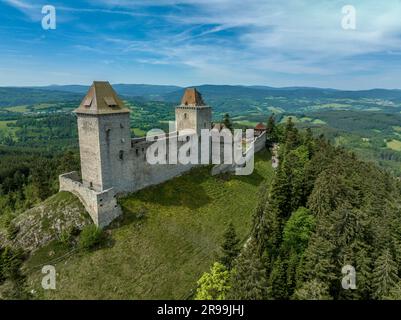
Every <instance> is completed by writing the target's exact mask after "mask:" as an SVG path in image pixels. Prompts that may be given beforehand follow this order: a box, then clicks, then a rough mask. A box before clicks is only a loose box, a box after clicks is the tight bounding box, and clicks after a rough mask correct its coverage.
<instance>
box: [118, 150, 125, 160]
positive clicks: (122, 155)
mask: <svg viewBox="0 0 401 320" xmlns="http://www.w3.org/2000/svg"><path fill="white" fill-rule="evenodd" d="M119 158H120V160H124V151H123V150H120V154H119Z"/></svg>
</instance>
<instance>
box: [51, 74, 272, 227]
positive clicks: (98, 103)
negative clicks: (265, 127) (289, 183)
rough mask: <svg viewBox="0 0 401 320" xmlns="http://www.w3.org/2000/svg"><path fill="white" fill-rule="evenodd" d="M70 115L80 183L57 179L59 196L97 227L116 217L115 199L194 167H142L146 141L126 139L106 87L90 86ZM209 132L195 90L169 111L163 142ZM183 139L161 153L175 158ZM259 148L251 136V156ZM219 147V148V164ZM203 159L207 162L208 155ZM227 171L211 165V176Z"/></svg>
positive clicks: (124, 121)
mask: <svg viewBox="0 0 401 320" xmlns="http://www.w3.org/2000/svg"><path fill="white" fill-rule="evenodd" d="M74 112H75V114H76V115H77V121H78V136H79V149H80V156H81V177H80V176H79V174H78V173H77V172H75V171H74V172H70V173H66V174H63V175H61V176H60V177H59V181H60V191H68V192H71V193H73V194H75V195H76V196H77V197H78V198H79V199H80V201H81V202H82V204H83V205H84V207H85V209H86V210H87V211H88V213H89V215H90V216H91V218H92V220H93V222H94V223H95V224H96V225H97V226H99V227H105V226H107V225H108V224H110V223H111V221H113V220H114V219H115V218H116V217H118V216H119V215H121V213H122V211H121V208H120V206H119V205H118V203H117V196H118V195H119V194H123V193H127V192H134V191H137V190H140V189H143V188H145V187H147V186H150V185H156V184H159V183H162V182H164V181H167V180H169V179H172V178H174V177H176V176H179V175H181V174H183V173H184V172H187V171H188V170H190V169H191V168H193V167H194V166H197V165H199V164H193V163H187V164H182V163H176V164H150V163H149V162H148V161H146V151H147V149H148V148H149V147H150V145H151V144H152V142H150V141H147V140H146V138H131V127H130V110H129V109H128V108H126V107H125V105H124V103H123V102H122V101H121V100H120V98H119V97H118V96H117V94H116V93H115V91H114V90H113V88H112V86H111V85H110V84H109V83H108V82H99V81H95V82H94V83H93V84H92V86H91V87H90V89H89V91H88V93H87V94H86V96H85V98H84V99H83V101H82V102H81V104H80V106H79V107H78V108H77V109H76V110H75V111H74ZM211 128H212V109H211V107H210V106H207V105H206V104H205V103H204V101H203V99H202V96H201V94H200V93H199V92H198V91H197V90H196V89H194V88H190V89H186V91H185V93H184V96H183V98H182V100H181V104H180V105H179V106H177V107H176V109H175V131H173V132H169V133H168V134H167V136H166V137H165V138H164V139H166V144H167V145H168V146H169V145H170V144H171V141H172V140H171V139H173V137H174V139H177V136H178V137H180V136H181V135H182V133H183V132H185V131H186V130H192V132H195V133H196V134H197V135H198V136H199V135H200V134H201V130H202V129H211ZM183 135H184V136H185V137H186V139H177V140H178V142H177V143H178V145H177V148H175V149H170V148H167V149H168V151H167V153H171V152H174V153H176V152H178V151H177V150H178V149H179V147H180V146H182V145H183V144H184V143H186V142H187V141H188V138H189V137H187V136H188V134H185V133H184V134H183ZM265 142H266V132H264V133H263V134H259V135H257V136H256V137H255V139H254V140H253V141H252V144H253V145H252V147H253V149H254V151H255V152H257V151H259V150H261V149H262V148H264V147H265ZM225 143H226V142H225V141H222V142H221V143H220V150H219V153H220V155H221V158H223V157H224V145H225ZM200 153H201V152H199V154H200ZM208 155H209V159H210V157H211V150H208ZM252 155H253V153H252ZM168 156H169V154H167V157H168ZM233 169H235V165H231V164H224V163H222V164H218V165H215V166H214V167H213V170H212V172H211V174H218V173H220V172H223V171H228V170H233Z"/></svg>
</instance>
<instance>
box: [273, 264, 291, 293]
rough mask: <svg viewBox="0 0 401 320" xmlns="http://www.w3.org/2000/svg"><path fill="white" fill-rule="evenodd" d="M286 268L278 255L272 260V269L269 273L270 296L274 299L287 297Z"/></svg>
mask: <svg viewBox="0 0 401 320" xmlns="http://www.w3.org/2000/svg"><path fill="white" fill-rule="evenodd" d="M286 269H287V265H286V264H285V263H284V261H283V260H282V259H281V257H278V258H277V259H276V261H274V265H273V269H272V272H271V274H270V283H271V286H272V296H273V298H274V299H278V300H283V299H287V298H288V291H287V272H286Z"/></svg>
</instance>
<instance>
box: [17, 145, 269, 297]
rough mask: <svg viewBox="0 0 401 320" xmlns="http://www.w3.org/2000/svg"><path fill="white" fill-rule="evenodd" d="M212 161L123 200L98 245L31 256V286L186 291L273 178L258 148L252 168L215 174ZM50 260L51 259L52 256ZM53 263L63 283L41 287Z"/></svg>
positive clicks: (146, 293) (118, 292) (75, 291)
mask: <svg viewBox="0 0 401 320" xmlns="http://www.w3.org/2000/svg"><path fill="white" fill-rule="evenodd" d="M209 171H210V168H206V167H204V168H198V169H195V170H192V171H191V172H190V173H188V174H185V175H183V176H181V177H178V178H176V179H174V180H171V181H168V182H166V183H164V184H162V185H159V186H155V187H150V188H147V189H145V190H142V191H140V192H138V193H135V194H132V195H129V196H127V197H126V198H124V199H122V200H121V204H122V207H123V209H124V213H125V214H124V217H123V218H122V219H121V220H120V221H117V222H116V223H115V224H114V225H113V226H112V227H111V228H109V229H108V230H107V234H108V238H109V241H108V244H107V245H105V247H103V248H102V249H98V250H96V251H93V252H89V253H87V252H85V253H84V252H78V251H74V250H73V251H71V249H70V251H66V250H65V249H62V248H61V249H60V248H59V247H58V246H56V245H54V244H51V245H49V246H47V247H45V248H43V249H41V250H39V251H37V252H36V253H35V254H34V255H33V256H32V257H31V258H30V259H29V260H28V262H27V263H26V265H25V268H26V270H28V271H29V273H30V274H29V281H28V283H29V287H30V288H29V289H32V288H34V289H35V292H36V293H35V298H42V299H81V298H88V299H113V298H114V299H183V298H184V299H185V298H188V297H190V296H191V290H192V289H194V288H195V286H196V281H197V279H198V278H199V276H200V275H201V274H202V273H203V272H204V271H206V270H208V268H209V267H210V264H211V263H212V262H213V261H214V260H215V258H216V255H217V254H218V250H219V246H220V242H221V238H222V234H223V232H224V230H225V228H226V226H227V224H228V223H229V222H230V221H232V222H233V223H234V225H235V226H236V228H237V231H238V233H239V235H240V237H241V239H242V240H243V241H244V240H245V239H246V238H247V236H248V234H249V231H250V226H251V217H252V213H253V211H254V209H255V206H256V204H257V199H258V190H259V187H260V184H261V183H262V182H263V181H264V180H265V179H266V180H267V181H270V179H271V177H272V169H271V163H270V155H269V154H268V153H267V152H266V151H264V152H261V153H259V154H258V155H257V157H256V163H255V171H254V173H253V175H251V176H244V177H238V176H226V175H223V176H217V177H211V176H210V174H209ZM49 261H50V262H49ZM42 264H54V265H55V266H56V270H57V274H58V277H57V289H56V290H55V291H44V290H43V289H41V287H40V283H41V277H42V274H41V265H42Z"/></svg>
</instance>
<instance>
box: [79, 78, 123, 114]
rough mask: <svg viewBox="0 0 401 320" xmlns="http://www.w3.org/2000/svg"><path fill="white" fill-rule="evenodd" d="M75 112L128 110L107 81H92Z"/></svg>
mask: <svg viewBox="0 0 401 320" xmlns="http://www.w3.org/2000/svg"><path fill="white" fill-rule="evenodd" d="M74 112H75V113H86V114H113V113H126V112H130V111H129V109H128V108H126V107H125V105H124V103H123V102H122V101H121V100H120V99H119V98H118V96H117V94H116V92H115V91H114V89H113V87H112V86H111V85H110V83H109V82H107V81H94V82H93V84H92V86H91V87H90V89H89V91H88V93H87V94H86V96H85V98H84V99H83V100H82V102H81V104H80V105H79V107H78V108H77V109H75V110H74Z"/></svg>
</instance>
